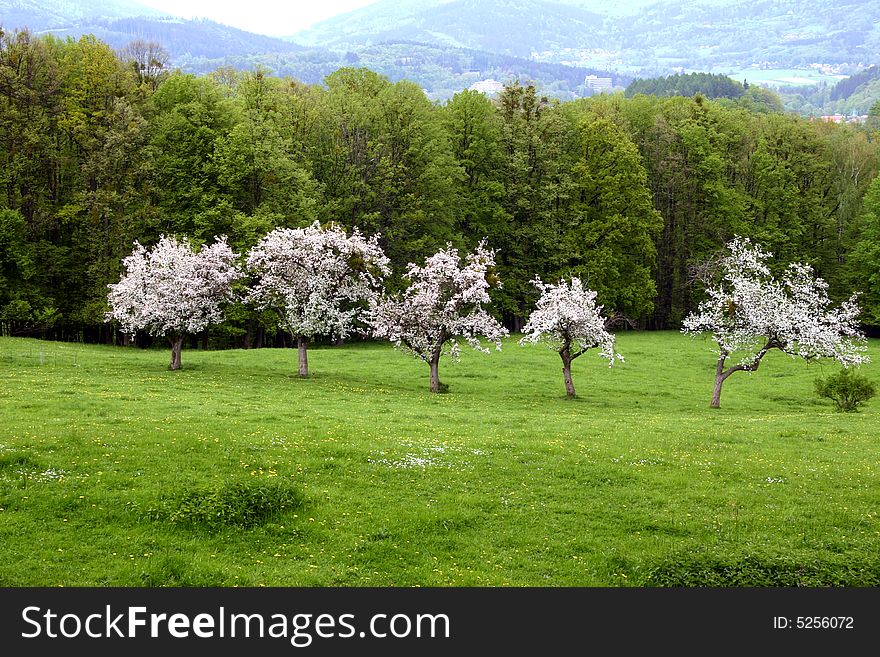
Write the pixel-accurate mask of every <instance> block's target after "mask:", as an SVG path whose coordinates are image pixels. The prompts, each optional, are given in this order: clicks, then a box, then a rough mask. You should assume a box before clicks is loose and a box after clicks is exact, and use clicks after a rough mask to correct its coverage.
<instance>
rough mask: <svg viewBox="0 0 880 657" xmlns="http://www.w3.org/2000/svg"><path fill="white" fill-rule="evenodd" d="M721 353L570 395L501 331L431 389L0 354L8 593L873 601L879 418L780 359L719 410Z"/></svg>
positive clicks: (579, 379) (212, 365) (328, 373)
mask: <svg viewBox="0 0 880 657" xmlns="http://www.w3.org/2000/svg"><path fill="white" fill-rule="evenodd" d="M711 346H712V343H711V342H710V341H709V340H708V339H706V340H701V339H697V340H692V339H691V338H688V337H685V336H682V335H680V334H677V333H672V332H667V333H648V332H642V333H639V332H624V333H621V334H619V335H618V344H617V350H618V351H619V352H620V353H621V354H622V355H623V356H624V357H625V358H626V362H625V363H623V364H620V365H619V366H618V365H615V366H614V367H613V368H611V369H609V368H608V367H607V364H606V363H605V361H603V360H601V359H600V358H599V357H598V356H597V355H596V354H595V353H593V352H589V353H588V354H587V355H585V356H583V357H581V358H580V359H579V360H577V361H575V364H574V367H573V375H574V383H575V386H576V387H577V391H578V394H579V397H578V398H576V399H574V400H568V399H566V398H565V391H564V388H563V382H562V376H561V361H560V359H559V357H558V355H557V354H555V353H554V352H552V351H550V350H549V349H547V348H546V347H544V346H541V345H538V346H529V347H520V346H518V345H517V343H516V341H515V339H512V338H511V339H509V340H507V341H505V343H504V349H503V351H502V352H494V351H493V353H492V354H491V355H489V356H486V355H483V354H480V353H476V352H472V351H465V352H464V353H463V356H462V360H461V362H460V363H458V364H453V363H451V362H450V361H449V360H448V358H446V357H444V358H443V359H442V360H441V364H440V378H441V380H442V381H443V382H444V383H446V384H448V385H449V392H448V393H447V394H435V395H432V394H430V393H429V392H428V389H427V387H428V368H427V365H426V364H424V363H422V362H420V361H416V360H414V359H412V358H410V357H408V356H406V355H404V354H401V353H399V352H396V351H394V350H393V349H392V348H391V347H390V346H388V345H386V344H370V343H365V344H350V345H344V346H341V347H325V348H316V349H312V350H310V357H309V361H310V367H311V374H312V375H311V377H310V378H308V379H300V378H298V377H297V376H296V352H295V350H292V349H291V350H282V349H263V350H251V351H244V350H232V351H196V350H192V349H187V348H184V350H183V359H182V360H183V369H182V370H181V371H179V372H170V371H168V369H167V367H168V361H169V352H168V350H166V349H162V350H158V349H156V350H139V349H136V348H122V347H108V346H92V345H81V344H68V343H52V342H41V341H37V340H28V339H21V338H0V373H2V378H0V563H2V564H3V566H2V567H0V585H3V586H62V585H63V586H85V585H98V586H104V585H112V586H238V585H242V586H261V585H266V586H650V585H659V586H672V585H684V586H691V585H710V586H742V585H745V586H761V585H771V586H796V585H808V586H825V585H831V586H876V585H880V561H878V556H877V555H878V545H880V518H878V512H880V471H878V466H877V464H878V453H880V442H878V441H880V437H878V433H880V431H878V429H880V401H878V400H876V399H875V400H872V401H870V402H868V403H867V405H866V406H865V407H864V408H863V409H862V410H861V412H859V413H847V414H844V413H838V412H836V411H835V410H834V408H833V406H832V404H831V403H830V402H828V401H827V400H821V399H819V398H818V397H817V396H816V395H815V393H814V392H813V380H814V379H815V378H816V376H818V375H820V374H828V373H830V372H833V371H835V370H836V369H837V367H838V366H837V365H836V364H835V363H825V364H807V363H804V362H802V361H796V360H793V359H790V358H788V357H787V356H785V355H783V354H780V353H771V354H770V355H769V356H768V357H767V358H765V359H764V362H763V364H762V366H761V368H760V370H759V371H758V372H756V373H754V374H751V375H749V374H746V373H737V374H735V375H733V376H732V377H731V378H730V379H729V380H728V381H727V383H726V384H725V387H724V393H723V396H722V399H721V408H720V409H716V410H712V409H710V408H709V407H708V404H709V398H710V395H711V387H712V376H713V372H714V358H713V354H712V352H711ZM878 347H880V343H878V342H877V341H872V342H871V343H870V354H871V356H872V357H873V360H874V361H875V362H874V363H871V364H868V365H866V366H864V367H863V368H862V371H863V373H865V374H867V375H868V376H870V377H871V378H872V379H874V380H875V381H876V380H878V379H880V376H878V374H880V365H878V364H877V361H878V360H880V348H878Z"/></svg>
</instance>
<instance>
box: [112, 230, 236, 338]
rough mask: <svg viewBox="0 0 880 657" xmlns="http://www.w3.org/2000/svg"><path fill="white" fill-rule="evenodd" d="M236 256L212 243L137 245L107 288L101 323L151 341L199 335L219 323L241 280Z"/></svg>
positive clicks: (169, 240)
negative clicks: (117, 278) (149, 337)
mask: <svg viewBox="0 0 880 657" xmlns="http://www.w3.org/2000/svg"><path fill="white" fill-rule="evenodd" d="M237 257H238V256H237V255H236V254H235V253H233V251H232V249H231V248H230V247H229V245H228V244H227V243H226V237H225V236H223V237H219V238H216V241H215V242H214V243H213V244H211V245H210V246H207V245H206V246H202V247H201V248H200V249H199V250H198V251H194V250H193V248H192V245H191V244H190V242H189V240H188V239H187V238H186V237H184V238H183V239H181V240H180V241H178V240H177V239H175V238H174V237H166V236H164V235H163V236H162V237H161V238H160V239H159V242H158V243H157V244H156V246H154V247H153V248H151V249H148V248H146V247H144V246H143V245H141V244H139V243H138V242H135V243H134V251H133V252H132V254H131V255H130V256H128V257H127V258H124V259H123V260H122V267H123V270H124V273H123V276H122V278H121V280H120V281H119V282H118V283H115V284H111V285H109V286H108V287H109V288H110V294H109V297H108V301H109V304H110V311H109V312H107V313H106V315H105V320H106V321H108V322H109V321H117V322H119V324H120V327H121V328H122V330H123V331H124V332H125V333H129V334H131V335H133V334H134V333H135V332H136V331H138V330H144V331H146V332H147V333H149V334H150V335H153V336H168V337H175V336H183V335H185V334H189V333H198V332H199V331H202V330H204V329H205V328H207V327H208V326H209V325H211V324H217V323H219V322H221V321H222V320H223V313H222V304H223V302H225V301H228V300H229V299H230V298H231V296H232V284H233V283H234V282H235V281H236V280H238V279H239V278H241V277H242V273H241V272H240V271H239V269H238V267H237V264H236V259H237Z"/></svg>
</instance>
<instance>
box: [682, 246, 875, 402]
mask: <svg viewBox="0 0 880 657" xmlns="http://www.w3.org/2000/svg"><path fill="white" fill-rule="evenodd" d="M727 250H728V251H729V253H728V254H727V255H726V256H725V257H724V258H722V260H721V262H720V265H721V267H720V270H721V281H720V282H719V283H718V284H717V285H715V286H713V287H710V288H709V289H707V290H706V294H707V295H708V298H707V299H706V300H705V301H703V302H701V303H700V305H699V307H698V308H697V310H696V312H693V313H691V314H690V315H688V317H686V318H685V320H684V323H683V328H682V331H683V332H685V333H690V334H692V335H695V334H700V333H704V332H709V333H711V334H712V338H713V339H714V340H715V342H716V344H717V345H718V361H717V364H716V366H715V388H714V390H713V393H712V403H711V406H712V407H713V408H718V406H719V405H720V403H721V387H722V385H723V384H724V381H725V380H726V379H727V377H729V376H730V375H731V374H733V373H734V372H739V371H745V372H754V371H756V370H757V369H758V367H759V366H760V364H761V359H762V358H763V357H764V356H766V355H767V353H768V352H769V351H770V350H771V349H779V350H780V351H782V352H783V353H786V354H789V355H790V356H793V357H798V356H799V357H801V358H804V359H806V360H813V359H817V358H835V359H836V360H838V361H839V362H840V363H841V364H842V365H843V366H844V367H847V366H850V365H858V364H860V363H862V362H865V361H867V360H868V357H867V356H866V355H865V354H864V353H863V352H864V351H865V347H864V346H863V345H861V344H859V343H860V342H863V341H864V337H863V335H862V334H861V332H860V331H859V328H858V323H857V321H856V317H857V316H858V313H859V309H858V306H857V305H856V298H855V295H853V296H852V297H851V298H850V299H848V300H847V301H844V302H843V303H842V304H840V306H839V307H836V308H834V307H831V301H830V299H829V298H828V293H827V288H828V284H827V283H826V282H825V281H824V280H822V279H821V278H818V277H816V276H815V275H814V274H813V270H812V269H811V268H810V267H809V266H808V265H803V264H801V263H792V264H790V265H789V266H788V268H787V269H786V270H785V272H784V273H783V274H782V276H781V278H779V279H776V278H774V277H773V276H772V275H771V273H770V269H769V267H768V266H767V261H768V260H769V259H770V258H771V254H770V253H768V252H766V251H764V250H762V249H761V248H760V247H759V246H757V245H754V244H752V243H751V241H750V240H749V239H748V238H740V237H737V238H734V239H733V240H732V241H731V242H730V243H729V244H728V245H727ZM735 354H741V355H742V357H741V358H740V360H739V362H738V363H736V364H734V365H730V366H728V365H727V359H728V358H729V357H731V356H733V355H735Z"/></svg>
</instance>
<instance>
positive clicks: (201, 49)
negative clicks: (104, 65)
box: [0, 0, 302, 65]
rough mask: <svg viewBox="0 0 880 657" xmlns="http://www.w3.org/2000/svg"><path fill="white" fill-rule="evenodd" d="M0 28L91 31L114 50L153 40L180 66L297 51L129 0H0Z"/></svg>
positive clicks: (75, 33) (59, 32) (72, 32)
mask: <svg viewBox="0 0 880 657" xmlns="http://www.w3.org/2000/svg"><path fill="white" fill-rule="evenodd" d="M0 26H2V27H3V28H4V29H6V30H12V29H23V28H25V27H27V28H28V29H30V30H32V31H34V32H37V33H52V34H55V35H57V36H61V37H64V36H70V37H73V38H79V37H80V36H81V35H83V34H94V35H95V36H96V37H98V38H99V39H101V40H102V41H105V42H107V43H108V44H110V45H111V46H113V47H114V48H121V47H122V46H124V45H125V44H127V43H129V42H130V41H133V40H134V39H146V40H149V41H156V42H158V43H160V44H162V46H164V47H165V49H166V50H167V51H168V52H169V54H170V55H171V61H172V63H173V64H175V65H180V63H181V62H185V61H186V60H188V59H189V58H193V57H211V58H222V57H225V56H230V55H238V56H241V55H255V54H262V53H279V52H292V51H297V50H302V47H301V46H297V45H296V44H294V43H291V42H289V41H284V40H282V39H275V38H272V37H268V36H264V35H261V34H253V33H251V32H245V31H244V30H239V29H237V28H234V27H229V26H228V25H222V24H220V23H216V22H214V21H210V20H204V19H197V20H185V19H182V18H177V17H173V16H166V15H163V14H162V13H161V12H158V11H156V10H155V9H152V8H150V7H147V6H145V5H141V4H138V3H137V2H132V1H131V0H81V1H78V2H70V1H68V0H59V1H56V2H47V1H46V0H0Z"/></svg>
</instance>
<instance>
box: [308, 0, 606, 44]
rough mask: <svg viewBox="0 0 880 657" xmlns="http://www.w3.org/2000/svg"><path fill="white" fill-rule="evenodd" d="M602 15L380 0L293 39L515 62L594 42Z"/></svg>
mask: <svg viewBox="0 0 880 657" xmlns="http://www.w3.org/2000/svg"><path fill="white" fill-rule="evenodd" d="M603 18H604V17H603V16H602V15H601V14H598V13H595V12H592V11H587V10H585V9H582V8H580V7H577V6H573V5H567V4H561V3H558V2H546V1H544V0H493V1H491V2H486V1H485V0H453V1H452V2H449V1H446V2H443V1H441V0H405V1H404V2H397V1H393V0H382V1H380V2H377V3H375V4H372V5H368V6H366V7H363V8H360V9H357V10H355V11H352V12H349V13H347V14H343V15H341V16H337V17H335V18H331V19H329V20H327V21H323V22H322V23H319V24H317V25H315V26H313V27H312V28H310V29H308V30H305V31H303V32H300V33H298V34H296V35H295V36H294V37H293V39H294V40H295V41H296V42H297V43H302V44H306V45H317V44H321V45H324V46H327V47H330V48H344V47H352V46H357V45H374V44H376V43H381V42H383V41H395V40H397V41H399V40H402V39H403V40H409V41H420V42H424V43H437V44H445V45H450V46H455V47H459V48H472V49H475V50H485V51H488V52H495V53H502V54H506V55H513V56H517V57H530V56H531V54H532V52H533V51H535V50H539V51H540V50H547V49H549V48H564V47H565V46H566V45H570V44H573V43H578V44H584V43H592V42H594V39H593V38H592V35H594V34H596V33H597V31H598V30H600V29H601V27H602V24H603Z"/></svg>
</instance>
